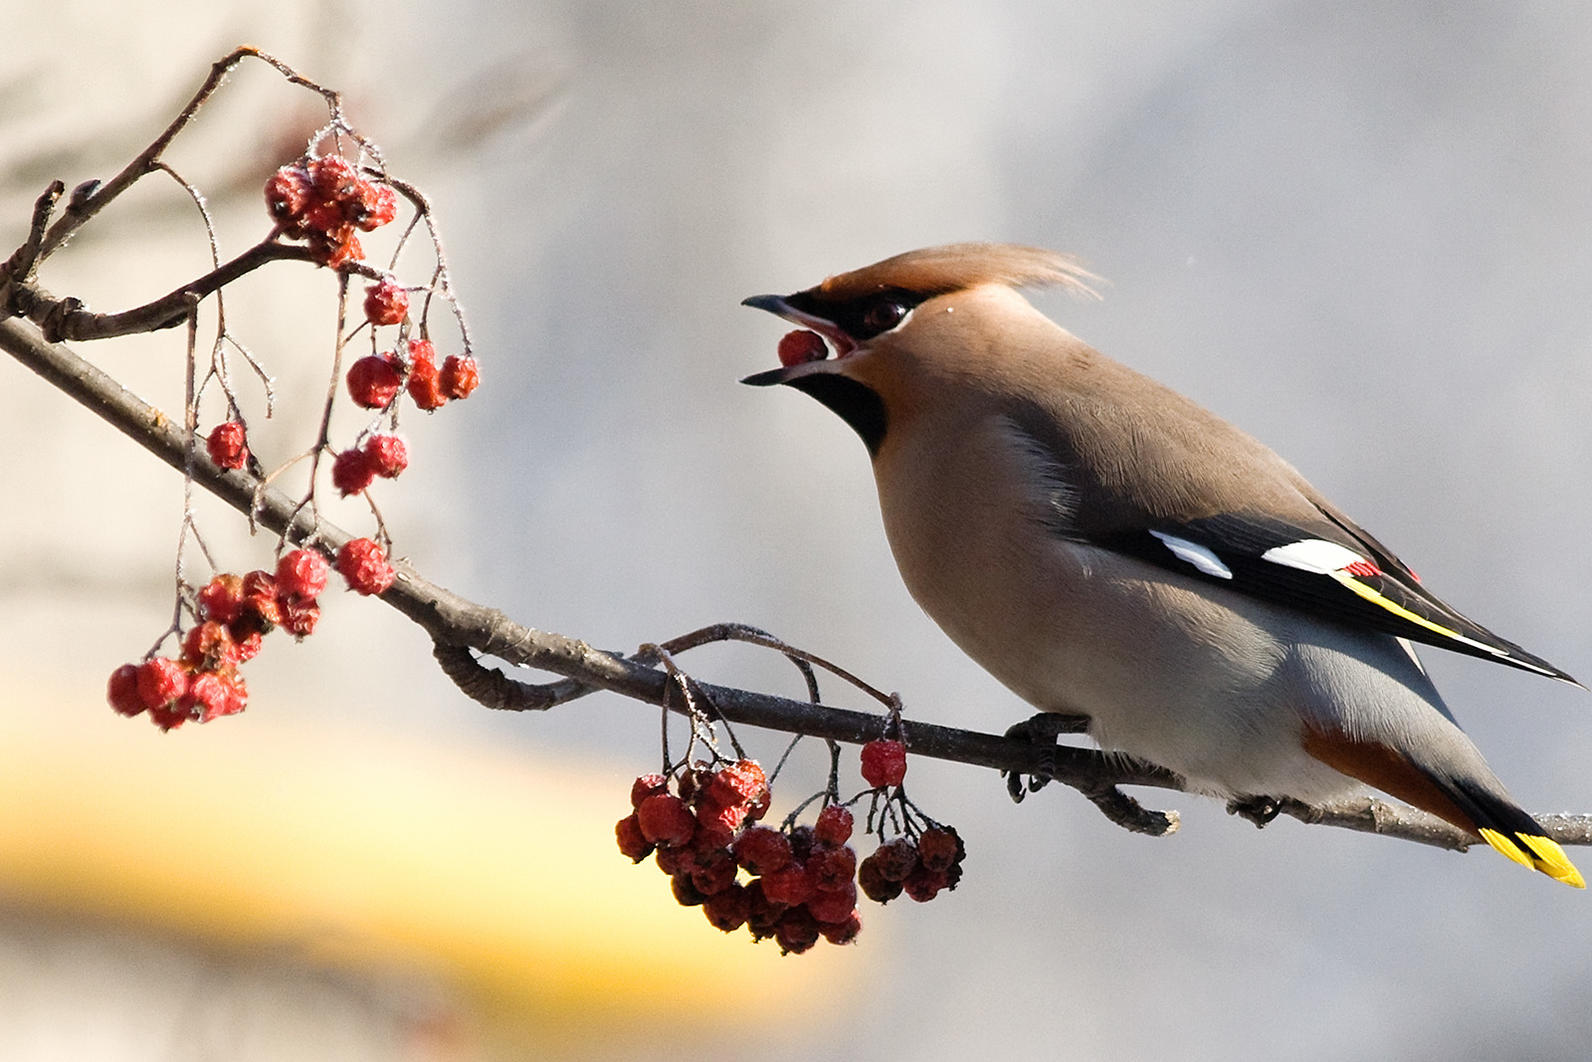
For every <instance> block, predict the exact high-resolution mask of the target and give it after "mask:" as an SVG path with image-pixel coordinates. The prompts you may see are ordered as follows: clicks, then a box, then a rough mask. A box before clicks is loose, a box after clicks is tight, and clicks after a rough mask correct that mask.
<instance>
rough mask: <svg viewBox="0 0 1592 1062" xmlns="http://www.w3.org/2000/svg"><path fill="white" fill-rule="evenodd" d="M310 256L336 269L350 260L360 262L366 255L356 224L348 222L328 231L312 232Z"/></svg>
mask: <svg viewBox="0 0 1592 1062" xmlns="http://www.w3.org/2000/svg"><path fill="white" fill-rule="evenodd" d="M310 257H311V258H313V259H314V260H315V261H317V262H319V263H320V264H321V265H323V266H326V267H327V268H328V269H336V268H338V267H339V266H342V265H345V264H346V263H348V262H358V261H361V260H362V259H363V258H364V257H365V249H364V248H363V247H362V246H360V243H359V237H358V236H355V235H354V226H353V225H351V224H348V223H344V224H342V225H339V226H337V227H336V228H334V229H331V230H329V231H327V232H324V233H320V232H312V233H310Z"/></svg>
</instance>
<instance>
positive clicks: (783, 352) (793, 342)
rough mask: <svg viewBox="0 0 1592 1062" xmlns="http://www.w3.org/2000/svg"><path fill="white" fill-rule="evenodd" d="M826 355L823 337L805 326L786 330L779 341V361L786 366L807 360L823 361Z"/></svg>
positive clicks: (827, 354) (827, 353) (827, 352)
mask: <svg viewBox="0 0 1592 1062" xmlns="http://www.w3.org/2000/svg"><path fill="white" fill-rule="evenodd" d="M828 356H829V348H828V347H826V346H825V345H824V337H823V336H820V335H819V334H818V333H817V332H809V331H808V330H807V329H805V328H803V329H798V330H797V331H795V332H787V333H785V335H784V336H783V337H782V338H781V339H780V341H779V363H780V364H781V365H783V366H785V367H786V368H790V367H791V366H792V365H800V364H802V363H803V362H808V361H823V360H824V359H825V358H826V357H828Z"/></svg>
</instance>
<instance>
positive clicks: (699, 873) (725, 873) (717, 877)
mask: <svg viewBox="0 0 1592 1062" xmlns="http://www.w3.org/2000/svg"><path fill="white" fill-rule="evenodd" d="M735 870H736V867H735V860H734V858H733V857H731V855H730V853H729V850H728V849H724V848H720V849H719V850H718V851H716V852H715V853H714V854H713V855H712V856H711V857H710V858H708V859H706V860H702V861H700V865H698V866H696V867H694V868H692V870H691V884H693V885H695V886H696V887H697V891H699V892H700V893H702V895H704V896H716V895H718V894H719V893H721V892H723V891H724V890H725V889H727V888H729V887H730V886H731V885H733V884H735Z"/></svg>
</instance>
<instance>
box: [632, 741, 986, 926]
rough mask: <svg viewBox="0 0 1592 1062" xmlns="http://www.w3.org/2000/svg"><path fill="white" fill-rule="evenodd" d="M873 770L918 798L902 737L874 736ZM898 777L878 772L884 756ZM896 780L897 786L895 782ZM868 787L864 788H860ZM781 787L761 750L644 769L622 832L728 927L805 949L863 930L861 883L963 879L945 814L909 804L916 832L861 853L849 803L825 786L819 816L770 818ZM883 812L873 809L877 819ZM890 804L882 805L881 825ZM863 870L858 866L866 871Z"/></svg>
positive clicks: (932, 886)
mask: <svg viewBox="0 0 1592 1062" xmlns="http://www.w3.org/2000/svg"><path fill="white" fill-rule="evenodd" d="M870 747H871V748H872V752H870V753H868V754H867V755H865V756H864V763H865V764H868V765H869V766H870V770H865V776H866V777H867V780H868V782H869V784H870V785H873V786H874V787H875V788H874V789H873V793H874V795H875V797H876V802H875V803H876V807H877V804H878V798H880V797H883V798H884V799H887V800H888V799H897V800H899V801H900V804H901V807H902V809H903V810H905V809H906V808H908V807H909V805H907V803H906V801H905V798H904V797H902V796H901V795H900V790H899V788H898V787H899V785H900V782H901V777H902V776H903V775H904V774H905V770H906V749H905V746H903V745H902V744H901V743H900V742H899V741H884V742H870V743H869V746H865V751H866V750H867V749H869V748H870ZM881 760H882V761H885V762H886V763H887V765H888V770H887V771H886V772H885V773H886V775H887V776H889V777H891V778H893V779H894V780H893V781H888V782H876V781H875V777H876V776H878V771H876V770H871V768H872V767H877V766H878V763H879V762H880V761H881ZM889 787H896V788H895V790H894V793H893V794H891V793H888V792H887V791H886V790H887V789H888V788H889ZM858 799H860V796H859V797H858ZM770 800H771V793H770V790H769V786H768V780H767V779H766V777H765V776H764V774H763V769H762V768H761V767H760V766H759V765H758V764H757V762H756V761H755V760H745V759H743V760H740V761H738V762H736V763H733V764H725V765H723V766H720V767H717V768H715V767H713V766H711V765H709V764H706V763H695V764H692V765H691V766H689V767H682V768H680V769H678V770H676V771H674V772H673V773H671V774H669V775H663V774H646V775H642V776H641V777H640V778H637V779H636V781H635V783H634V784H633V785H632V786H631V789H630V803H631V807H632V808H633V809H634V810H633V811H632V812H631V814H629V815H627V816H626V817H624V818H622V819H620V820H619V822H618V824H617V825H616V826H615V827H614V835H615V837H616V839H617V840H618V843H619V850H620V851H621V852H623V853H624V854H625V855H626V856H628V857H629V858H630V859H631V861H632V862H636V863H639V862H641V861H642V860H643V859H645V858H647V856H649V855H653V856H654V857H655V860H656V863H657V865H658V869H660V870H662V871H663V872H664V873H665V874H668V875H669V877H670V879H671V881H672V885H673V890H674V896H675V899H676V900H677V901H679V902H680V903H681V904H682V905H684V906H687V907H695V906H700V907H701V908H702V912H703V914H704V915H705V916H706V917H707V920H708V922H710V923H711V924H712V925H713V926H714V927H716V928H718V929H720V930H723V931H724V932H726V933H731V932H734V931H735V930H737V929H739V928H741V927H742V926H745V927H747V929H748V930H749V931H750V932H751V935H752V939H753V940H768V939H772V940H774V941H775V942H776V943H778V944H779V947H780V950H781V951H782V952H784V953H785V954H790V953H792V952H796V953H800V952H804V951H807V950H808V949H810V948H812V947H813V946H814V945H815V944H817V943H818V940H819V938H820V937H822V938H823V939H824V940H827V941H829V942H830V943H831V944H849V943H851V942H852V941H854V940H856V939H857V935H858V934H859V933H861V931H862V917H861V914H860V912H859V911H858V910H857V895H858V889H859V886H860V887H861V890H862V892H863V894H865V895H867V896H868V897H869V898H870V899H873V900H876V901H877V902H879V903H886V902H888V901H889V900H892V899H894V898H896V897H897V896H899V895H901V893H902V892H906V894H907V895H908V896H910V897H911V898H912V899H914V900H918V901H926V900H929V899H932V898H933V897H934V896H935V895H936V894H938V893H939V892H940V891H941V890H943V889H949V888H955V887H956V881H957V879H958V878H960V877H961V862H962V858H963V856H964V855H965V851H964V849H963V847H962V843H961V840H960V839H959V838H958V837H957V836H956V831H954V830H952V829H950V828H949V827H944V826H939V825H937V824H927V826H928V828H926V829H924V828H920V827H919V826H918V824H917V823H916V822H915V821H914V820H913V819H912V818H911V817H910V816H909V815H907V816H904V817H903V818H902V819H901V820H892V821H898V822H904V824H905V826H906V828H907V829H909V830H910V831H911V832H912V834H913V836H911V837H909V836H907V835H906V834H903V835H902V836H900V837H898V838H896V839H895V840H891V841H887V842H885V843H884V844H882V845H881V846H880V847H879V849H878V850H876V851H875V852H874V853H873V854H872V855H870V856H869V857H868V858H867V859H864V860H863V861H862V862H861V864H860V865H859V863H858V861H857V852H856V849H855V848H853V847H852V846H851V844H850V843H849V842H850V840H851V835H852V831H853V828H854V826H855V819H854V817H853V815H852V812H851V810H850V808H849V807H847V806H846V805H843V804H840V803H838V802H835V801H834V800H832V799H830V798H828V797H826V798H825V802H824V806H823V808H822V809H821V810H820V811H819V812H818V815H817V818H816V819H815V821H814V822H813V823H812V825H810V826H808V825H796V824H795V823H794V821H792V820H787V821H786V822H785V823H784V824H783V825H782V826H781V827H779V828H777V829H776V828H774V827H771V826H764V825H762V824H761V823H760V821H759V820H761V819H762V817H763V815H764V814H765V813H766V812H767V810H768V807H769V802H770ZM872 821H873V816H872V815H870V824H871V823H872ZM884 821H885V816H883V815H881V816H880V817H879V822H880V825H879V831H880V833H881V836H882V833H883V830H884V825H883V823H884ZM859 872H860V876H859Z"/></svg>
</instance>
